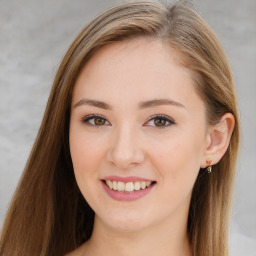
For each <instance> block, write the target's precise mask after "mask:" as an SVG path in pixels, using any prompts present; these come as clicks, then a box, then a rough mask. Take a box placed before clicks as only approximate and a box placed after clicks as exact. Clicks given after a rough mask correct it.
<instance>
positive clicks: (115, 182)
mask: <svg viewBox="0 0 256 256" xmlns="http://www.w3.org/2000/svg"><path fill="white" fill-rule="evenodd" d="M113 189H114V190H117V181H115V180H113Z"/></svg>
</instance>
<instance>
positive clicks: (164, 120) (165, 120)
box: [146, 115, 175, 128]
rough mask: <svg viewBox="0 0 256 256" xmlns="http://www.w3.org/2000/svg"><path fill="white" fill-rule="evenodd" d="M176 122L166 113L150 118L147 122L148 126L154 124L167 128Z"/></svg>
mask: <svg viewBox="0 0 256 256" xmlns="http://www.w3.org/2000/svg"><path fill="white" fill-rule="evenodd" d="M173 124H175V122H174V121H173V120H172V119H171V118H169V117H168V116H165V115H155V116H153V117H151V118H150V120H149V121H148V122H147V123H146V126H153V127H158V128H166V127H168V126H170V125H173Z"/></svg>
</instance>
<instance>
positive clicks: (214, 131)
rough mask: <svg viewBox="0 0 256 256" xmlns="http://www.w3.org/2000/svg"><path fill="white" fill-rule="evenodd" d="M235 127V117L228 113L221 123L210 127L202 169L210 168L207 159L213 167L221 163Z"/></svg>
mask: <svg viewBox="0 0 256 256" xmlns="http://www.w3.org/2000/svg"><path fill="white" fill-rule="evenodd" d="M234 126H235V118H234V116H233V115H232V114H231V113H226V114H225V115H223V116H222V118H221V120H220V122H219V123H217V124H216V125H214V126H210V127H209V131H208V134H207V143H206V148H205V152H204V156H203V159H202V161H201V166H200V167H201V168H206V167H208V166H209V164H207V163H206V159H207V158H210V159H211V160H212V163H211V165H215V164H217V163H218V162H219V161H220V159H221V158H222V157H223V155H224V154H225V152H226V151H227V148H228V146H229V142H230V138H231V135H232V132H233V130H234Z"/></svg>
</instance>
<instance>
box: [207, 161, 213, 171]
mask: <svg viewBox="0 0 256 256" xmlns="http://www.w3.org/2000/svg"><path fill="white" fill-rule="evenodd" d="M206 163H207V164H208V165H209V166H208V167H207V168H206V171H207V173H211V172H212V165H211V163H212V159H211V158H206Z"/></svg>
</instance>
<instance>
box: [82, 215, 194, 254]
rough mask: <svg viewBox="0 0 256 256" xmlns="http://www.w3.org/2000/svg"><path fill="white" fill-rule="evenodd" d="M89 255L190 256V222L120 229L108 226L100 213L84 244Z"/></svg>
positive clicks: (85, 251) (85, 252)
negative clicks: (181, 224) (188, 223)
mask: <svg viewBox="0 0 256 256" xmlns="http://www.w3.org/2000/svg"><path fill="white" fill-rule="evenodd" d="M83 255H86V256H91V255H94V256H101V255H104V256H115V255H118V256H131V255H132V256H141V255H147V256H151V255H152V256H153V255H154V256H155V255H158V256H167V255H168V256H191V255H192V253H191V247H190V243H189V239H188V236H187V223H186V222H185V223H184V225H183V226H180V223H173V225H171V226H170V225H168V224H167V223H166V222H164V223H160V224H157V225H155V226H153V227H151V228H150V230H149V229H143V230H140V231H138V230H136V231H120V230H115V229H112V228H110V227H108V226H105V225H104V224H103V223H102V222H101V221H100V219H99V218H97V216H96V217H95V223H94V229H93V234H92V237H91V239H90V240H89V241H88V242H87V243H86V244H85V245H84V253H83Z"/></svg>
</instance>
